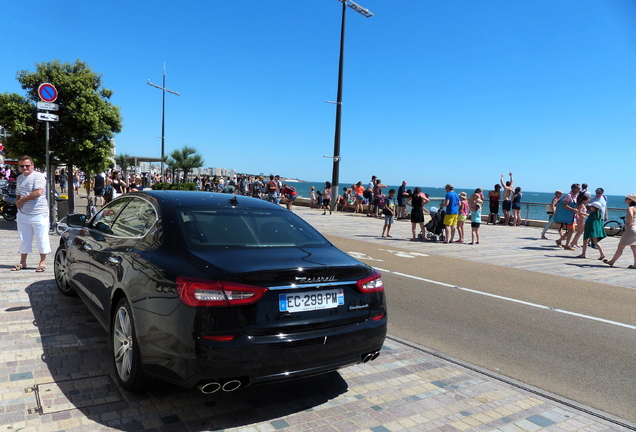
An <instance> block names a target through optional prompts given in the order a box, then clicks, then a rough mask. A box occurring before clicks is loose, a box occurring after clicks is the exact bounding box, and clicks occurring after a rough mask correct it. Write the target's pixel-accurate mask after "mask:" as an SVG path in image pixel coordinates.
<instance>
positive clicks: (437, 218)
mask: <svg viewBox="0 0 636 432" xmlns="http://www.w3.org/2000/svg"><path fill="white" fill-rule="evenodd" d="M444 213H445V212H444V210H438V209H437V208H436V207H431V210H430V214H431V220H430V221H429V222H428V223H427V224H426V225H425V228H426V231H427V233H426V238H427V239H428V240H430V241H434V242H436V241H437V240H440V241H445V240H446V235H445V234H444Z"/></svg>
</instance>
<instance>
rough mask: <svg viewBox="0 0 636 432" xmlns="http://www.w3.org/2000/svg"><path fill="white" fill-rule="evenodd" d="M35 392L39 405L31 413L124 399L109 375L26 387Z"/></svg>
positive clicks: (44, 412) (50, 411)
mask: <svg viewBox="0 0 636 432" xmlns="http://www.w3.org/2000/svg"><path fill="white" fill-rule="evenodd" d="M26 392H27V393H31V392H34V393H35V398H36V400H37V404H38V406H37V407H36V408H30V409H29V414H35V413H39V414H40V415H44V414H52V413H57V412H60V411H68V410H72V409H80V408H86V407H92V406H96V405H103V404H108V403H112V402H119V401H122V400H123V398H122V397H121V394H120V393H119V390H117V387H116V386H115V383H114V382H113V380H112V379H111V377H110V376H108V375H101V376H96V377H89V378H79V379H74V380H68V381H58V382H52V383H46V384H38V385H36V386H35V387H29V388H27V389H26Z"/></svg>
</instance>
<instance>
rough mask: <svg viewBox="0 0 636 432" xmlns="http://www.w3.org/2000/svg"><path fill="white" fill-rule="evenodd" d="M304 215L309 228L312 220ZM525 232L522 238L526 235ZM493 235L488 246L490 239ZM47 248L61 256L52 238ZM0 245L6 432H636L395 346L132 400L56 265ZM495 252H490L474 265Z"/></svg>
mask: <svg viewBox="0 0 636 432" xmlns="http://www.w3.org/2000/svg"><path fill="white" fill-rule="evenodd" d="M301 213H303V217H306V218H307V219H308V220H310V222H312V223H313V219H315V216H314V214H315V213H312V211H311V210H309V209H306V210H303V211H301ZM320 217H322V218H324V219H323V220H324V221H325V222H320V223H317V224H316V225H317V226H318V227H319V228H320V226H319V225H320V224H322V223H329V224H330V225H333V226H338V227H342V226H343V225H342V224H344V223H345V221H346V220H347V218H348V217H350V216H348V215H332V216H331V217H329V216H320ZM354 217H355V216H354ZM366 219H367V218H364V223H367V220H366ZM327 221H328V222H327ZM374 222H376V221H372V223H374ZM358 223H360V222H358ZM404 225H406V224H404ZM357 226H358V229H357V233H358V234H356V235H361V234H360V229H359V225H357ZM396 228H397V227H396ZM498 228H499V229H501V230H503V231H506V230H510V231H508V232H513V230H514V229H512V228H501V227H498ZM321 229H326V227H323V228H321ZM399 229H402V228H401V227H400V228H397V229H396V231H395V233H396V234H397V232H398V230H399ZM380 230H381V226H380ZM523 230H524V229H523V228H521V229H519V231H518V232H520V233H522V232H523V233H524V235H525V233H526V231H523ZM336 231H337V230H336ZM355 232H356V231H354V233H355ZM486 232H487V230H484V246H485V245H487V244H488V243H489V242H490V241H491V240H490V239H491V238H492V237H489V236H490V234H486ZM330 233H332V234H336V233H333V232H330ZM362 235H363V234H362ZM371 237H373V236H371ZM51 239H52V244H53V245H55V244H56V243H57V236H52V237H51ZM0 241H1V244H2V246H3V247H2V248H1V249H0V274H2V277H0V346H1V351H0V360H1V361H0V365H1V366H0V382H1V384H0V431H33V432H35V431H37V432H48V431H66V432H76V431H115V430H120V431H138V430H151V431H236V432H270V431H284V432H300V431H311V432H354V431H356V432H357V431H364V432H369V431H371V432H398V431H429V430H430V431H438V430H439V431H445V432H453V431H467V430H474V431H505V432H513V431H537V430H545V431H626V430H634V429H636V425H632V424H628V423H626V422H623V423H622V426H621V425H620V424H616V423H615V422H612V420H618V419H612V418H610V417H605V418H602V417H599V415H601V416H602V414H601V413H597V412H594V411H591V410H586V409H585V408H581V407H576V406H575V405H570V404H567V403H565V404H564V403H561V402H559V401H556V400H554V399H552V398H551V396H550V395H543V394H541V392H536V391H535V390H534V389H522V388H519V387H518V386H517V385H515V383H513V382H510V381H508V382H504V381H502V380H499V379H497V377H494V376H491V375H488V374H485V373H482V372H481V371H479V370H477V369H475V368H472V367H470V365H462V364H461V363H458V362H456V361H453V360H452V359H446V358H444V357H443V356H439V355H436V353H431V352H430V351H428V350H426V349H425V348H424V347H419V346H414V345H413V344H410V343H408V342H407V341H402V340H399V339H397V338H394V337H390V338H389V339H388V340H387V343H386V345H385V347H384V349H383V352H382V355H381V356H380V357H379V358H378V359H377V360H375V361H373V362H370V363H368V364H363V365H357V366H353V367H349V368H346V369H343V370H341V371H340V372H338V373H332V374H329V375H326V376H321V377H314V378H311V379H305V380H299V381H294V382H290V383H286V384H277V385H270V386H260V387H252V388H246V389H242V390H238V391H236V392H233V393H224V394H214V395H203V394H201V393H199V392H198V391H196V390H184V389H181V388H177V387H172V386H168V385H161V386H158V387H157V388H156V389H154V390H152V391H150V392H148V393H143V394H132V393H128V392H126V391H124V390H122V389H120V388H118V386H117V384H116V381H115V374H114V371H113V367H112V365H111V360H110V350H111V349H112V346H111V343H110V341H109V338H108V337H107V335H106V333H105V331H104V330H103V329H102V327H101V326H100V325H99V324H98V323H97V321H96V320H95V319H94V318H93V317H92V316H91V314H90V313H89V312H88V310H87V309H86V307H84V306H83V305H82V304H81V301H80V300H79V299H77V298H68V297H64V296H61V295H58V293H57V289H56V287H55V282H54V280H53V268H52V255H51V257H50V258H49V268H48V269H47V270H46V272H44V273H35V271H34V266H35V265H36V264H37V263H36V261H35V259H36V258H35V256H30V257H29V259H30V261H29V266H30V268H29V269H27V270H23V271H20V272H11V271H10V268H11V267H12V265H14V264H16V263H17V262H18V257H19V255H18V254H17V250H18V246H17V243H18V242H17V232H16V231H15V224H14V223H9V222H6V221H4V220H0ZM373 241H376V239H375V238H374V239H373ZM380 241H381V240H380ZM511 243H512V242H511ZM402 245H405V246H409V247H411V246H413V245H412V244H411V243H409V242H403V243H400V246H402ZM418 246H422V245H418ZM435 246H441V247H446V248H447V249H448V250H451V248H453V250H455V251H460V247H461V245H458V246H460V247H455V246H454V245H453V246H448V245H447V246H443V245H435ZM466 248H467V247H466ZM610 249H611V247H610ZM438 250H441V249H440V248H438ZM541 251H543V249H541ZM488 252H489V249H488V247H484V248H482V250H481V253H479V254H477V255H480V256H482V255H483V254H486V255H489V253H488ZM554 253H555V254H559V253H560V252H558V251H555V252H554ZM493 254H494V252H493ZM491 259H492V258H491ZM504 265H507V264H504ZM618 271H626V270H618ZM573 277H575V276H573ZM618 422H619V423H620V422H621V421H618ZM632 428H634V429H632Z"/></svg>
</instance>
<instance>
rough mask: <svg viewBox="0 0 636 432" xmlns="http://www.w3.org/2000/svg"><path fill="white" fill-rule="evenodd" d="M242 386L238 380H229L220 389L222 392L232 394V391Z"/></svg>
mask: <svg viewBox="0 0 636 432" xmlns="http://www.w3.org/2000/svg"><path fill="white" fill-rule="evenodd" d="M242 385H243V383H242V382H241V381H239V380H230V381H228V382H226V383H225V384H223V387H222V389H223V391H224V392H233V391H234V390H238V389H239V388H240V387H241V386H242Z"/></svg>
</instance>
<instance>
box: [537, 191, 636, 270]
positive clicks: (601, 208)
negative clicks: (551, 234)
mask: <svg viewBox="0 0 636 432" xmlns="http://www.w3.org/2000/svg"><path fill="white" fill-rule="evenodd" d="M625 203H626V204H627V206H628V207H627V212H626V214H625V232H624V233H623V235H622V236H621V238H620V241H619V244H618V247H617V249H616V252H615V253H614V256H613V257H612V258H611V259H606V257H605V252H604V250H603V247H602V246H601V243H600V241H601V240H603V239H604V238H605V237H606V236H607V233H606V231H605V227H604V223H605V221H607V219H608V216H607V197H606V196H605V190H604V189H603V188H601V187H599V188H596V190H595V191H594V196H592V193H591V192H589V191H588V185H587V184H585V183H583V184H579V183H573V184H572V186H571V187H570V191H569V192H568V193H567V194H565V195H563V192H562V191H560V190H557V191H555V192H554V198H553V199H552V202H551V203H550V204H549V205H548V208H547V211H548V214H549V215H550V219H549V220H548V223H547V224H546V226H545V227H544V228H543V231H542V232H541V238H542V239H547V237H546V235H545V234H546V232H547V230H548V229H549V228H550V226H552V224H553V223H556V224H557V225H558V233H559V238H558V239H557V240H555V244H556V246H557V247H558V248H559V249H564V250H568V251H575V250H577V249H578V248H580V249H581V253H580V254H579V255H577V256H576V257H577V258H587V250H588V248H594V249H596V250H597V251H598V253H599V256H598V259H599V260H601V261H603V262H604V263H606V264H608V265H609V266H612V267H613V266H614V263H615V262H616V260H618V258H620V256H621V255H622V254H623V250H624V249H625V247H627V246H630V247H631V249H632V254H633V256H634V263H633V264H631V265H630V266H629V268H636V219H635V218H634V217H635V215H636V194H630V195H627V196H626V197H625Z"/></svg>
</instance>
